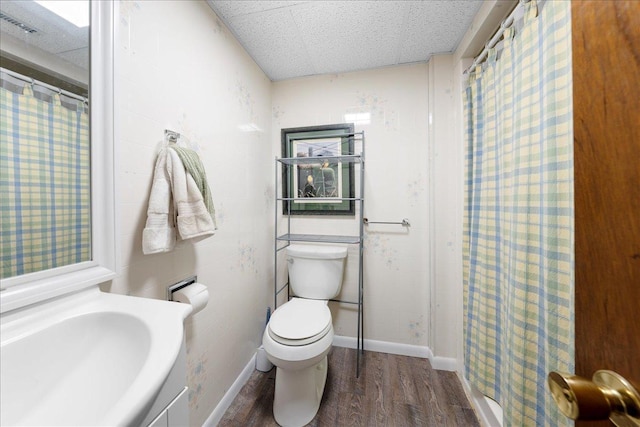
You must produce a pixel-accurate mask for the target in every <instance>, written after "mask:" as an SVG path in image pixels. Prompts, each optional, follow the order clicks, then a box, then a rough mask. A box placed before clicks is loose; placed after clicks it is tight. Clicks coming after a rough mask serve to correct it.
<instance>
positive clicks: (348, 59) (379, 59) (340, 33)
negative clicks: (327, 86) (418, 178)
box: [291, 1, 408, 73]
mask: <svg viewBox="0 0 640 427" xmlns="http://www.w3.org/2000/svg"><path fill="white" fill-rule="evenodd" d="M407 7H408V3H407V2H402V1H358V2H343V1H323V2H314V3H309V4H306V5H304V7H298V8H295V9H292V10H291V13H292V15H293V17H294V21H295V23H296V25H297V27H298V29H299V31H300V33H301V35H302V38H303V40H304V45H305V46H306V48H307V51H308V53H309V57H310V59H311V61H312V63H313V65H314V68H315V70H316V72H318V73H331V72H344V71H353V70H360V69H366V68H373V67H379V66H381V65H389V64H395V63H396V59H397V56H398V55H397V49H398V46H399V43H400V36H401V34H402V23H403V19H404V14H405V11H406V8H407Z"/></svg>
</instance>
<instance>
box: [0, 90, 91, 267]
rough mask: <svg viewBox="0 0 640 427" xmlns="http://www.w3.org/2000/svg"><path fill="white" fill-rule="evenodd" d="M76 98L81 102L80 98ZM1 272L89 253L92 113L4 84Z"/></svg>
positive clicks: (0, 108) (0, 100)
mask: <svg viewBox="0 0 640 427" xmlns="http://www.w3.org/2000/svg"><path fill="white" fill-rule="evenodd" d="M74 104H77V105H74ZM0 166H1V167H0V222H1V227H0V232H1V236H0V237H1V240H2V243H1V247H0V249H1V251H2V252H0V257H1V259H2V264H1V270H0V277H2V278H3V279H5V278H8V277H13V276H18V275H22V274H26V273H31V272H35V271H41V270H46V269H50V268H55V267H61V266H65V265H69V264H75V263H79V262H82V261H89V260H90V259H91V217H90V193H91V180H90V175H91V174H90V146H89V115H88V113H87V112H86V111H85V106H84V105H83V103H82V102H75V103H74V102H70V103H69V105H66V103H65V105H63V104H62V102H61V99H60V95H58V94H53V95H45V96H42V95H40V96H35V95H34V92H33V88H32V87H31V86H30V85H27V86H25V88H24V89H23V91H22V93H15V92H14V91H10V90H8V89H5V88H3V87H0Z"/></svg>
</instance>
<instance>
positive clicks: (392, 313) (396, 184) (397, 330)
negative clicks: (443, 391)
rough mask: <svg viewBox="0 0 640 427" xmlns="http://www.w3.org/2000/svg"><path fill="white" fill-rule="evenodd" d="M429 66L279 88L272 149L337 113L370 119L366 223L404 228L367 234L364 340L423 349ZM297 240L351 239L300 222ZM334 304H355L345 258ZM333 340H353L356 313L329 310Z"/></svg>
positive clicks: (326, 224) (343, 226) (310, 220)
mask: <svg viewBox="0 0 640 427" xmlns="http://www.w3.org/2000/svg"><path fill="white" fill-rule="evenodd" d="M427 98H428V97H427V65H426V64H418V65H409V66H399V67H390V68H383V69H376V70H370V71H362V72H355V73H346V74H338V75H323V76H315V77H307V78H300V79H295V80H287V81H281V82H277V83H274V84H273V124H272V144H273V146H274V149H275V150H277V151H278V152H279V151H280V146H281V142H280V130H281V129H282V128H291V127H302V126H313V125H323V124H333V123H344V122H345V119H344V114H345V113H354V112H370V113H371V123H370V124H366V125H365V124H362V125H359V124H356V131H360V130H364V131H365V136H366V176H365V198H366V201H365V216H366V217H368V218H369V219H370V220H372V221H400V220H401V219H402V218H408V219H409V220H410V222H411V227H410V228H408V229H406V228H403V227H401V226H399V225H370V226H368V227H366V230H365V232H366V240H365V260H364V265H365V274H364V278H365V283H364V286H365V297H364V298H365V319H364V325H365V330H364V336H365V338H367V339H370V340H379V341H387V342H392V343H401V344H407V345H413V346H421V347H427V346H428V345H429V328H430V324H429V320H430V314H429V306H430V301H429V297H430V293H429V265H428V260H429V245H428V241H429V240H428V239H429V217H428V203H427V198H428V178H429V170H428V144H427V132H428V126H427V120H428V115H427ZM294 226H295V227H296V231H298V232H304V231H305V230H303V229H306V232H320V233H327V234H357V222H355V220H354V219H353V218H351V219H346V218H340V217H317V216H314V217H306V216H305V217H300V218H296V219H295V221H294ZM349 260H350V262H349V266H348V269H349V271H348V273H347V278H346V280H345V284H344V286H343V293H342V295H341V298H343V299H349V300H355V296H356V295H357V287H356V278H357V252H356V251H355V248H353V247H352V249H351V250H350V252H349ZM331 308H332V313H333V318H334V327H335V331H336V334H337V335H342V336H351V337H355V336H356V324H357V318H356V312H355V310H354V309H353V308H351V307H350V306H346V305H338V304H334V303H332V304H331Z"/></svg>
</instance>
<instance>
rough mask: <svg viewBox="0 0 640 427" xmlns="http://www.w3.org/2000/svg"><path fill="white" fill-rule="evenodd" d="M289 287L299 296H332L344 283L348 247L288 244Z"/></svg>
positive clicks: (318, 297) (314, 297) (320, 297)
mask: <svg viewBox="0 0 640 427" xmlns="http://www.w3.org/2000/svg"><path fill="white" fill-rule="evenodd" d="M285 250H286V254H287V265H288V267H289V287H290V288H291V291H292V292H293V293H294V294H295V295H296V296H298V297H300V298H310V299H331V298H333V297H335V296H336V295H338V292H340V288H341V286H342V276H343V273H344V263H345V258H346V257H347V248H345V247H339V246H319V245H318V246H314V245H289V246H287V248H286V249H285Z"/></svg>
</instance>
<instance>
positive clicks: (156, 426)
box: [149, 411, 169, 427]
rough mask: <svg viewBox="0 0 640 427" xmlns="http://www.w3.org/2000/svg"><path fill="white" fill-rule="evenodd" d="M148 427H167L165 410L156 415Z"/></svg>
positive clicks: (167, 417)
mask: <svg viewBox="0 0 640 427" xmlns="http://www.w3.org/2000/svg"><path fill="white" fill-rule="evenodd" d="M149 427H169V414H167V411H164V412H162V413H161V414H160V415H158V418H156V419H155V420H153V422H152V423H151V424H149Z"/></svg>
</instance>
